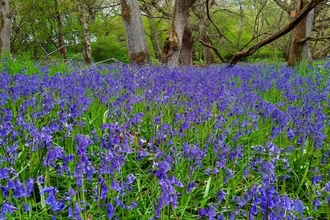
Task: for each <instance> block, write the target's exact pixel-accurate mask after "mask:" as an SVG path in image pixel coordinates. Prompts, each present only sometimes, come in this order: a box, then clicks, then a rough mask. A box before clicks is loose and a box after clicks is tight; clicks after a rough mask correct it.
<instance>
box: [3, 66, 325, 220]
mask: <svg viewBox="0 0 330 220" xmlns="http://www.w3.org/2000/svg"><path fill="white" fill-rule="evenodd" d="M308 68H310V69H308V70H307V71H308V72H310V73H312V74H310V75H308V74H307V75H301V74H299V73H297V72H296V70H295V69H293V68H288V67H285V66H277V67H275V66H266V65H264V66H263V65H246V66H235V67H233V68H225V67H220V66H211V67H207V68H204V69H199V68H192V67H191V68H188V67H187V68H181V69H180V68H179V69H174V70H171V71H170V70H168V69H166V68H163V67H157V66H152V67H150V66H148V67H137V66H129V65H123V64H113V65H100V66H93V65H92V66H91V67H90V68H89V69H79V68H73V69H72V72H71V73H70V74H67V73H58V74H56V75H54V76H50V75H48V74H47V68H41V69H40V71H41V74H39V75H27V74H24V73H21V74H16V75H9V74H7V72H6V71H5V70H3V71H2V72H1V73H0V77H1V81H0V146H2V147H1V149H0V185H1V189H0V201H1V203H0V219H7V218H8V217H9V216H16V217H17V216H20V215H22V214H26V215H29V213H31V212H40V211H41V210H43V211H45V210H46V211H45V212H44V213H46V214H45V215H47V216H51V217H52V218H53V219H56V218H59V219H60V218H68V219H86V217H88V218H89V216H87V215H88V214H87V213H93V215H94V216H99V217H100V218H101V217H102V216H103V217H104V216H107V218H108V219H112V218H124V217H125V216H126V215H128V214H127V213H133V214H132V215H134V216H136V215H142V214H141V213H144V215H145V216H147V217H148V218H150V219H158V218H162V215H164V213H165V214H166V215H168V217H171V216H170V215H174V214H173V213H176V212H172V210H176V209H177V210H178V212H179V210H186V213H182V216H189V215H190V216H189V217H190V218H198V217H200V218H206V219H236V218H244V219H260V218H263V219H301V218H305V217H309V216H310V215H313V214H315V213H317V211H318V210H319V209H322V208H324V207H326V206H327V204H329V202H330V196H329V195H330V194H329V193H330V179H329V177H328V176H329V173H326V172H327V170H326V167H328V166H329V163H330V158H329V157H330V151H329V150H328V148H329V143H328V142H329V139H327V138H328V137H327V132H329V130H328V129H327V128H328V127H329V125H330V120H329V109H330V107H329V103H330V100H329V99H330V94H329V90H330V80H329V78H328V77H327V74H324V73H328V74H329V73H330V72H329V70H328V69H329V64H325V65H324V67H323V68H322V71H320V68H319V67H315V68H312V67H308ZM43 71H45V72H43ZM257 139H258V140H259V139H261V140H262V142H260V141H258V143H253V141H254V140H257ZM297 155H298V156H297ZM313 155H317V157H314V156H313ZM298 157H300V158H298ZM308 161H309V162H308ZM297 175H300V176H298V179H299V180H301V181H305V182H302V183H299V182H298V183H295V178H296V176H297ZM305 183H306V184H305ZM294 184H296V185H294ZM151 186H152V187H153V188H152V189H149V187H151ZM305 186H309V188H308V190H309V192H310V195H309V197H308V198H307V197H306V196H305V197H304V195H305V194H303V193H301V192H302V191H304V190H305V189H306V188H304V187H305ZM286 187H288V188H289V187H291V188H292V189H296V191H295V192H297V193H298V195H294V194H292V195H291V194H290V193H289V192H288V191H286V189H287V188H286ZM299 193H300V194H299ZM297 196H302V197H301V198H300V197H297ZM190 198H195V200H196V201H190ZM308 204H311V207H312V210H311V209H310V208H309V209H308V211H307V208H306V206H307V205H308ZM32 207H33V208H32ZM146 207H149V208H146ZM149 210H153V212H152V213H151V212H150V211H149ZM313 210H315V212H313ZM124 213H126V214H124ZM171 213H172V214H171Z"/></svg>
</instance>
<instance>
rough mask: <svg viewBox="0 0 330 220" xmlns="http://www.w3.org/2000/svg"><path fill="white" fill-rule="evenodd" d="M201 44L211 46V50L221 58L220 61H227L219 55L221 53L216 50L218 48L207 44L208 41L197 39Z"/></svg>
mask: <svg viewBox="0 0 330 220" xmlns="http://www.w3.org/2000/svg"><path fill="white" fill-rule="evenodd" d="M198 41H199V42H200V43H201V44H202V45H203V46H205V47H208V48H211V49H212V50H213V51H214V53H215V54H216V55H217V56H218V57H219V59H220V60H221V62H223V63H226V62H227V60H226V59H225V58H223V56H221V54H220V52H219V51H218V49H217V48H215V47H214V46H212V45H210V44H208V43H205V42H204V41H202V40H198Z"/></svg>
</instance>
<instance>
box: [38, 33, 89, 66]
mask: <svg viewBox="0 0 330 220" xmlns="http://www.w3.org/2000/svg"><path fill="white" fill-rule="evenodd" d="M83 41H84V39H83V40H81V41H79V42H78V43H76V44H69V45H65V46H61V47H59V48H57V49H56V50H54V51H52V52H50V53H48V54H47V55H46V56H45V57H44V58H43V59H42V60H41V61H40V63H39V64H42V63H43V62H44V61H45V60H46V59H47V58H48V57H49V56H50V55H52V54H54V53H56V52H58V51H59V50H61V49H62V48H64V47H72V46H77V45H79V44H80V43H81V42H83ZM41 48H42V49H43V51H44V52H45V53H46V51H45V50H44V48H43V47H42V46H41Z"/></svg>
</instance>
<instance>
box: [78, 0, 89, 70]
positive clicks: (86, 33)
mask: <svg viewBox="0 0 330 220" xmlns="http://www.w3.org/2000/svg"><path fill="white" fill-rule="evenodd" d="M76 5H77V9H78V13H79V15H80V22H81V25H82V26H83V34H84V59H85V63H86V64H88V65H89V64H91V63H92V44H91V39H90V33H89V29H88V23H87V20H86V17H85V15H84V10H83V8H82V6H81V2H80V0H76Z"/></svg>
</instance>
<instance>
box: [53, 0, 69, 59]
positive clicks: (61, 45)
mask: <svg viewBox="0 0 330 220" xmlns="http://www.w3.org/2000/svg"><path fill="white" fill-rule="evenodd" d="M54 3H55V10H56V22H57V34H58V44H59V52H60V54H61V55H62V58H63V59H64V60H66V59H67V55H66V47H65V37H64V30H63V22H62V16H61V12H60V9H59V0H54Z"/></svg>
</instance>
